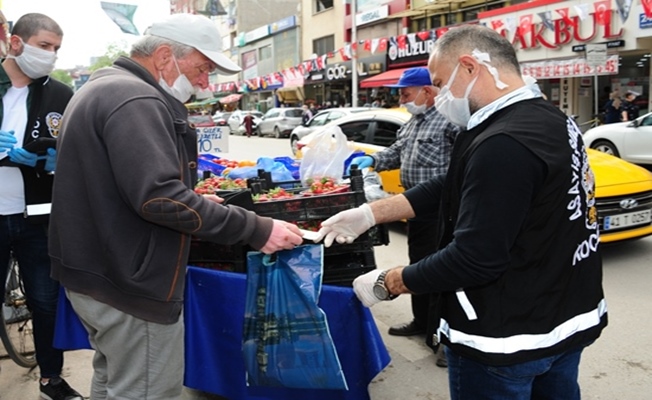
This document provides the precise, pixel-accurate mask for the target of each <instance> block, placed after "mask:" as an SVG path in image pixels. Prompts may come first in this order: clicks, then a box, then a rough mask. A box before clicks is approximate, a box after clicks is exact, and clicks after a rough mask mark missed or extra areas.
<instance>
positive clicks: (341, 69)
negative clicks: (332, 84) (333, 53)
mask: <svg viewBox="0 0 652 400" xmlns="http://www.w3.org/2000/svg"><path fill="white" fill-rule="evenodd" d="M350 72H351V71H349V70H348V68H346V66H344V65H342V64H335V65H333V66H332V67H328V68H326V79H328V80H329V81H332V80H335V79H346V78H347V76H348V74H349V73H350Z"/></svg>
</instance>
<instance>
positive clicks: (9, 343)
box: [0, 253, 36, 368]
mask: <svg viewBox="0 0 652 400" xmlns="http://www.w3.org/2000/svg"><path fill="white" fill-rule="evenodd" d="M3 289H4V290H3V293H2V312H0V339H2V344H3V345H4V347H5V350H6V351H7V354H8V355H9V357H10V358H11V359H12V360H14V362H15V363H16V364H18V365H20V366H21V367H25V368H33V367H35V366H36V353H35V350H34V336H33V332H34V330H33V328H32V313H31V311H30V310H29V308H28V307H27V300H26V298H25V289H24V286H23V281H22V279H21V278H20V271H19V268H18V261H17V260H16V259H15V258H14V256H13V254H11V253H10V254H9V265H8V266H7V278H6V279H5V282H4V285H3Z"/></svg>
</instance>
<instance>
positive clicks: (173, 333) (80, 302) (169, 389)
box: [66, 290, 184, 400]
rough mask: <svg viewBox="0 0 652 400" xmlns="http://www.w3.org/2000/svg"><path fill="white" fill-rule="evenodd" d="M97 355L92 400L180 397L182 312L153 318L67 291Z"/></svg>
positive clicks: (181, 379) (181, 380)
mask: <svg viewBox="0 0 652 400" xmlns="http://www.w3.org/2000/svg"><path fill="white" fill-rule="evenodd" d="M66 295H67V296H68V299H69V300H70V303H71V304H72V307H73V308H74V310H75V312H76V313H77V315H78V316H79V319H80V320H81V321H82V323H83V324H84V327H85V328H86V330H87V331H88V337H89V340H90V343H91V346H92V347H93V349H95V355H94V356H93V381H92V386H91V400H134V399H138V400H159V399H160V400H175V399H180V398H181V391H182V388H183V368H184V364H183V362H184V354H183V334H184V326H183V315H182V316H181V317H180V318H179V321H178V322H176V323H174V324H171V325H162V324H156V323H153V322H148V321H145V320H142V319H139V318H136V317H134V316H132V315H129V314H126V313H123V312H122V311H119V310H117V309H115V308H113V307H111V306H109V305H107V304H104V303H101V302H99V301H97V300H95V299H93V298H92V297H89V296H86V295H83V294H80V293H75V292H72V291H69V290H66Z"/></svg>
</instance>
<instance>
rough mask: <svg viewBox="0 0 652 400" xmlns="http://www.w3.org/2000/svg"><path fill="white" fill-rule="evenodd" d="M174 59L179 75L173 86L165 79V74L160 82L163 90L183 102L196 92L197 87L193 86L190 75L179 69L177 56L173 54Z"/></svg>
mask: <svg viewBox="0 0 652 400" xmlns="http://www.w3.org/2000/svg"><path fill="white" fill-rule="evenodd" d="M172 60H173V61H174V65H176V67H177V72H179V77H178V78H177V79H175V80H174V83H172V86H170V85H168V83H167V82H166V81H165V79H163V75H161V77H160V78H159V80H158V84H159V85H161V87H162V88H163V90H165V91H166V92H168V93H169V94H170V95H171V96H172V97H174V98H175V99H177V100H179V101H180V102H182V103H185V102H186V101H188V99H189V98H190V96H192V95H193V94H194V93H195V87H194V86H192V84H191V83H190V81H189V80H188V77H187V76H186V75H184V74H182V73H181V70H180V69H179V64H177V58H176V57H174V56H172Z"/></svg>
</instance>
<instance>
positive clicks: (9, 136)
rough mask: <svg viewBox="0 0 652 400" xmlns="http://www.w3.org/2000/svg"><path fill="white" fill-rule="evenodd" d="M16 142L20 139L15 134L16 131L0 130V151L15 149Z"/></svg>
mask: <svg viewBox="0 0 652 400" xmlns="http://www.w3.org/2000/svg"><path fill="white" fill-rule="evenodd" d="M16 143H18V140H16V137H15V136H14V131H0V153H1V152H3V151H9V150H11V149H13V148H14V145H15V144H16Z"/></svg>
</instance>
